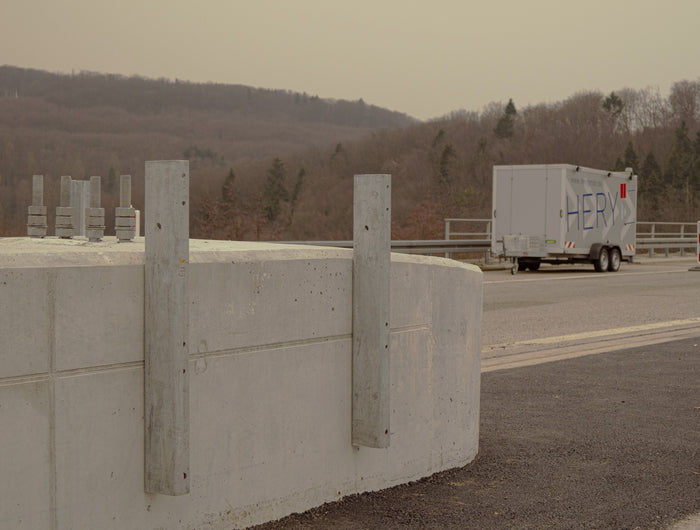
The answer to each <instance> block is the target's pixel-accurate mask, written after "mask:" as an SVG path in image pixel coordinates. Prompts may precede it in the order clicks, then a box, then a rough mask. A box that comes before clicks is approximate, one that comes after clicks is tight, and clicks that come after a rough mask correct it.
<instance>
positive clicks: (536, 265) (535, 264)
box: [527, 261, 540, 272]
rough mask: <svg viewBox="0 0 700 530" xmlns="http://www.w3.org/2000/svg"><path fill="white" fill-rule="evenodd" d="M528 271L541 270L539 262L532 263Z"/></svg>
mask: <svg viewBox="0 0 700 530" xmlns="http://www.w3.org/2000/svg"><path fill="white" fill-rule="evenodd" d="M527 267H528V269H530V270H531V271H532V272H535V271H536V270H538V269H539V268H540V262H539V261H531V262H530V263H528V264H527Z"/></svg>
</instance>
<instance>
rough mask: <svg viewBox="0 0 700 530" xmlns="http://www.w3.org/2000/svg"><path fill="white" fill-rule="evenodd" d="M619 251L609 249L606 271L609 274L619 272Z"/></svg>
mask: <svg viewBox="0 0 700 530" xmlns="http://www.w3.org/2000/svg"><path fill="white" fill-rule="evenodd" d="M620 261H621V259H620V250H619V249H617V248H611V249H610V263H608V270H609V271H610V272H617V271H619V270H620Z"/></svg>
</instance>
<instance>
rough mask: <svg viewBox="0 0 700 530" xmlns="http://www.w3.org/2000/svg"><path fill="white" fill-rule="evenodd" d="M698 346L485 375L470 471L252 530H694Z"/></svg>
mask: <svg viewBox="0 0 700 530" xmlns="http://www.w3.org/2000/svg"><path fill="white" fill-rule="evenodd" d="M699 342H700V338H694V339H690V340H683V341H677V342H669V343H666V344H657V345H654V346H649V347H640V348H636V349H630V350H622V351H617V352H612V353H606V354H600V355H594V356H588V357H581V358H577V359H572V360H567V361H559V362H552V363H548V364H542V365H538V366H531V367H525V368H517V369H512V370H503V371H497V372H492V373H488V374H484V375H483V376H482V385H481V388H482V394H481V427H480V429H481V435H480V447H479V455H478V456H477V458H476V460H475V461H474V462H473V463H471V464H469V465H467V466H465V467H462V468H459V469H454V470H450V471H446V472H443V473H438V474H435V475H433V476H431V477H428V478H426V479H423V480H419V481H417V482H413V483H411V484H408V485H403V486H397V487H395V488H392V489H389V490H385V491H380V492H375V493H369V494H362V495H353V496H350V497H346V498H344V499H342V500H341V501H339V502H335V503H330V504H326V505H324V506H321V507H319V508H317V509H314V510H311V511H308V512H306V513H303V514H295V515H292V516H290V517H287V518H285V519H282V520H279V521H276V522H273V523H269V524H267V525H264V526H261V527H260V528H262V529H272V528H275V529H278V528H348V529H350V528H518V529H520V528H531V529H541V528H561V529H564V528H566V529H569V528H587V529H589V528H630V529H645V528H678V529H680V528H683V529H687V528H698V526H697V525H698V523H699V522H700V519H699V517H698V515H700V385H699V384H698V381H700V345H699ZM689 525H690V526H689Z"/></svg>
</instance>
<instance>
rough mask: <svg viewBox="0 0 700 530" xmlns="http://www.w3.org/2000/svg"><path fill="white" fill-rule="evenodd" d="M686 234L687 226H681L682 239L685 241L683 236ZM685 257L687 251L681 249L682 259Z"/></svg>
mask: <svg viewBox="0 0 700 530" xmlns="http://www.w3.org/2000/svg"><path fill="white" fill-rule="evenodd" d="M684 233H685V225H683V224H682V225H681V239H683V234H684ZM683 256H685V249H684V248H683V247H681V257H683Z"/></svg>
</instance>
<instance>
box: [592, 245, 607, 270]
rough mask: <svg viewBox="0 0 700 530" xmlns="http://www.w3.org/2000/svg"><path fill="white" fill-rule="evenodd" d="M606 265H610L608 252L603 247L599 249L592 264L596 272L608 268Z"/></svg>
mask: <svg viewBox="0 0 700 530" xmlns="http://www.w3.org/2000/svg"><path fill="white" fill-rule="evenodd" d="M608 265H610V254H608V249H607V248H605V247H603V248H601V249H600V254H598V259H596V260H595V261H594V262H593V266H594V267H595V270H596V272H605V271H607V270H608Z"/></svg>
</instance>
